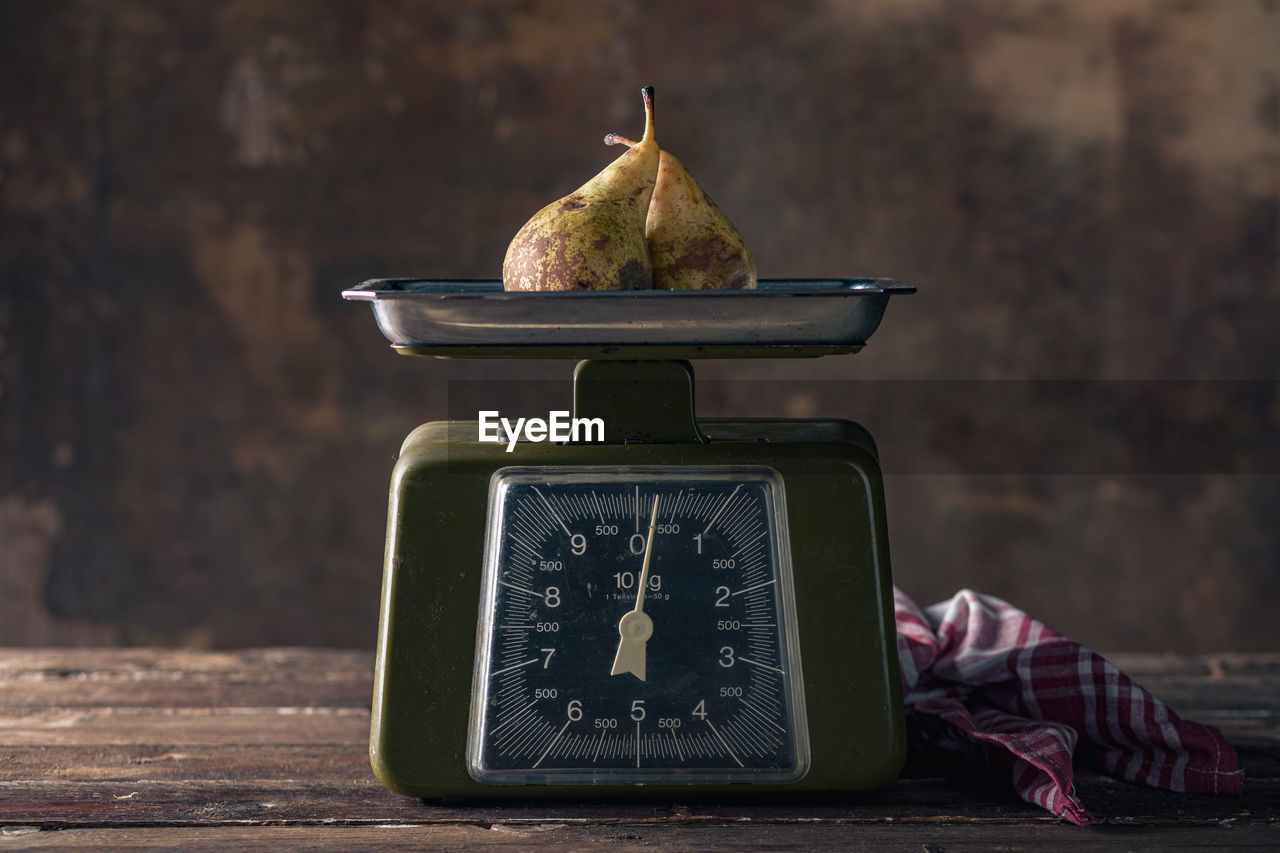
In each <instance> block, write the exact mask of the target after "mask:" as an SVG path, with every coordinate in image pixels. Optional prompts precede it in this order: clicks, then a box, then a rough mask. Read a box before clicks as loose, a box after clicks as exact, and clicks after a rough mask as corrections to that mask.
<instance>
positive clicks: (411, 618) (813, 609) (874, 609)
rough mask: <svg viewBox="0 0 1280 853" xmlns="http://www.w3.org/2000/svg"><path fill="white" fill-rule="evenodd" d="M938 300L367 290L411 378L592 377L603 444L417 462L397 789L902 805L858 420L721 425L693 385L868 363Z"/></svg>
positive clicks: (877, 517)
mask: <svg viewBox="0 0 1280 853" xmlns="http://www.w3.org/2000/svg"><path fill="white" fill-rule="evenodd" d="M914 290H915V289H914V288H913V287H910V286H907V285H902V284H898V283H897V282H894V281H892V280H889V279H835V280H814V281H811V280H772V281H761V282H760V287H759V289H758V290H756V291H688V292H667V291H626V292H591V293H505V292H503V290H502V284H501V282H498V281H424V280H411V279H389V280H377V281H369V282H366V283H364V284H362V285H360V286H359V287H357V288H354V289H352V290H348V291H346V292H344V294H343V295H344V296H345V297H346V298H347V299H352V300H362V301H367V302H370V303H371V304H372V307H373V310H374V314H375V316H376V319H377V322H378V325H379V327H380V329H381V330H382V332H383V334H384V335H385V336H386V337H387V338H388V340H390V341H391V343H392V345H393V347H394V348H395V349H396V350H397V351H399V352H401V353H404V354H409V355H433V356H443V357H474V358H576V359H581V360H580V361H579V363H578V365H577V368H576V370H575V372H574V377H573V403H572V410H573V417H574V418H577V419H582V420H583V421H584V422H585V423H587V424H591V423H592V422H593V419H598V420H599V421H602V430H595V431H594V432H592V431H591V430H589V429H586V428H584V430H583V434H580V435H579V437H578V439H579V440H577V441H572V440H570V441H563V442H552V441H542V442H535V441H520V442H518V443H517V444H516V445H515V447H514V450H513V451H512V452H508V445H507V443H506V441H505V437H504V440H503V441H502V442H501V443H482V442H480V441H479V434H478V423H477V421H436V422H432V423H427V424H424V425H422V426H420V427H418V428H417V429H415V430H414V431H413V432H412V433H410V435H409V436H408V438H407V439H405V442H404V445H403V447H402V448H401V452H400V457H399V461H398V462H397V463H396V466H395V471H394V474H393V476H392V482H391V498H390V510H389V519H388V525H387V546H386V559H385V567H384V576H383V588H382V604H381V625H380V630H379V636H378V653H377V670H376V676H375V687H374V704H373V720H372V731H371V736H370V756H371V760H372V764H373V768H374V770H375V772H376V773H377V775H378V778H379V779H381V780H382V782H383V783H384V784H386V785H387V787H389V788H391V789H392V790H395V791H398V792H400V793H403V794H408V795H412V796H417V797H426V798H440V797H483V796H495V797H510V796H520V797H529V796H553V797H581V796H590V797H600V796H636V795H669V796H679V797H689V796H695V795H698V794H702V793H706V794H725V793H730V792H732V793H750V792H755V791H760V792H781V791H796V792H842V791H856V790H867V789H872V788H876V787H879V786H881V785H884V784H887V783H888V782H890V781H891V780H892V779H894V778H895V777H896V775H897V774H898V772H899V770H900V768H901V765H902V761H903V757H904V754H905V736H904V730H903V720H902V700H901V696H900V682H899V673H898V662H897V654H896V639H895V638H896V634H895V627H894V612H893V602H892V581H891V579H890V572H889V550H888V544H887V528H886V522H885V509H884V494H883V486H882V480H881V473H880V467H879V464H878V461H877V455H876V448H875V444H874V442H873V441H872V439H871V436H870V435H869V434H868V433H867V432H866V430H864V429H863V428H862V427H860V426H858V425H857V424H854V423H851V422H849V421H843V420H789V419H774V418H711V419H697V418H695V416H694V410H693V399H694V394H693V371H692V368H691V366H690V364H689V361H688V360H689V359H693V358H776V357H793V356H799V357H803V356H819V355H831V354H840V353H853V352H857V351H858V350H860V349H861V348H862V346H863V344H864V343H865V342H866V340H867V338H868V337H869V336H870V335H871V333H872V332H873V331H874V330H875V328H876V326H877V325H878V324H879V322H880V319H881V316H882V315H883V313H884V310H885V308H886V305H887V303H888V300H889V297H890V296H891V295H894V294H904V293H913V292H914ZM566 402H567V401H566ZM762 403H763V404H767V401H762ZM522 414H528V413H522ZM601 431H602V432H603V435H600V434H599V433H600V432H601ZM600 438H603V440H602V441H601V440H597V439H600Z"/></svg>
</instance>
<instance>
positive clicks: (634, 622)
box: [609, 495, 658, 681]
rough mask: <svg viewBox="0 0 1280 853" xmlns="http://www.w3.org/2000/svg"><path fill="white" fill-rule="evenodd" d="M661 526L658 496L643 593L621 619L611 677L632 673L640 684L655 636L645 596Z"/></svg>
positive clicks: (647, 545) (647, 544)
mask: <svg viewBox="0 0 1280 853" xmlns="http://www.w3.org/2000/svg"><path fill="white" fill-rule="evenodd" d="M657 526H658V496H657V495H654V496H653V514H652V515H651V516H650V517H649V536H648V538H647V539H646V540H645V543H644V563H643V565H641V567H640V589H639V591H638V592H637V593H636V606H635V609H633V610H628V611H627V612H626V613H624V614H623V615H622V619H621V620H619V622H618V636H619V637H621V639H620V640H619V641H618V653H617V654H616V655H615V656H614V658H613V669H612V670H610V671H609V674H610V675H621V674H622V673H624V672H629V673H631V674H632V675H634V676H635V677H636V678H638V679H640V680H641V681H644V680H645V667H644V659H645V654H644V653H645V643H646V642H647V641H648V639H649V638H650V637H651V636H653V620H652V619H650V618H649V615H648V614H647V613H645V612H644V592H645V589H646V588H647V587H648V586H649V564H650V561H651V560H652V559H653V533H654V530H655V529H656V528H657Z"/></svg>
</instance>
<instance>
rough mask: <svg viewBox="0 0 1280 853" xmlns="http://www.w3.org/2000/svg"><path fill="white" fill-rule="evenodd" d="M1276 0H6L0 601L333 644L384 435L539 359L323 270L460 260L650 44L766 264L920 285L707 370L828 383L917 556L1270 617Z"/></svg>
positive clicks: (676, 137)
mask: <svg viewBox="0 0 1280 853" xmlns="http://www.w3.org/2000/svg"><path fill="white" fill-rule="evenodd" d="M1278 18H1280V12H1278V11H1277V3H1275V2H1274V0H1256V2H1255V0H1237V2H1229V3H1228V2H1217V3H1214V2H1155V0H1123V2H1117V1H1116V0H1088V2H1083V0H1080V1H1078V2H1070V3H1063V2H1032V0H1028V2H1016V3H1015V2H1003V1H1002V0H982V1H981V2H973V3H963V4H956V3H947V2H943V0H911V2H904V1H903V0H875V2H860V3H855V2H837V0H807V2H794V3H785V4H784V3H758V4H747V3H741V4H740V3H726V2H714V0H703V2H643V3H642V2H623V0H617V2H578V3H570V2H551V0H546V2H521V3H500V2H482V0H473V2H466V3H448V4H445V3H439V4H428V3H415V2H408V0H382V1H381V2H369V3H354V2H338V0H333V2H302V0H275V1H274V2H267V1H266V0H243V2H241V1H240V0H236V1H235V2H219V3H186V2H160V0H155V1H154V2H141V0H133V2H131V1H130V0H119V2H92V0H83V2H71V1H70V0H54V1H53V2H45V0H6V2H3V3H0V643H116V642H119V643H173V644H179V643H180V644H190V645H196V646H209V645H212V646H233V645H242V644H257V643H319V644H335V645H370V644H371V643H372V639H373V632H374V624H375V619H376V612H375V611H376V605H375V603H376V597H377V591H378V584H379V562H380V558H381V549H382V536H383V524H384V506H385V503H384V502H385V491H386V483H387V475H388V473H389V470H390V466H391V463H392V459H393V456H394V454H395V452H396V449H397V447H398V444H399V440H400V439H401V437H402V436H403V435H404V434H405V433H406V432H407V431H408V430H409V429H410V428H412V427H413V426H414V425H415V424H416V423H418V422H420V421H423V420H426V419H428V418H433V417H440V416H443V415H444V414H445V413H446V410H447V408H448V400H449V397H450V389H451V388H452V389H453V390H454V391H455V392H457V394H455V398H457V395H458V394H462V393H464V392H465V393H466V394H469V395H471V397H476V396H478V397H484V395H485V394H486V393H490V392H491V396H496V397H497V398H498V399H495V400H494V401H493V402H496V403H497V404H498V405H500V406H502V407H503V408H505V409H517V408H520V407H523V409H524V411H523V413H524V414H532V413H534V412H536V411H537V410H538V407H539V406H541V407H542V409H541V410H542V411H545V410H546V408H547V405H546V403H548V402H549V403H562V402H563V401H564V399H565V398H564V397H563V396H557V394H556V393H553V392H550V391H547V390H546V386H545V385H544V384H539V383H535V382H533V381H532V380H535V379H542V380H546V379H551V378H555V379H557V380H559V382H560V383H561V384H559V385H557V389H558V391H559V392H561V393H562V394H567V388H565V387H563V384H562V383H563V382H564V381H567V376H568V375H569V369H570V366H571V365H569V364H568V363H562V362H554V363H548V364H522V363H464V362H457V363H450V362H440V361H434V360H426V359H404V358H397V357H395V356H394V355H392V354H391V353H390V352H389V351H388V350H387V349H386V348H385V345H384V342H383V341H382V339H381V337H380V336H379V335H378V334H377V332H376V330H375V329H374V326H373V323H372V320H371V318H370V316H369V314H368V310H367V309H366V308H363V307H360V306H356V305H351V304H344V303H342V302H341V301H339V299H338V292H339V291H340V290H341V289H342V288H343V287H345V286H349V285H351V284H353V283H355V282H357V281H359V280H361V279H363V278H368V277H375V276H384V275H397V274H406V275H424V276H434V277H440V276H496V275H497V274H498V273H499V270H500V265H501V258H502V253H503V250H504V248H505V246H506V243H507V240H508V239H509V238H510V236H511V235H512V234H513V233H514V232H515V230H516V228H518V227H519V225H520V224H521V223H522V222H523V221H524V219H525V218H526V217H527V216H528V215H529V214H530V213H531V212H533V211H534V210H535V209H537V208H538V207H539V206H540V205H542V204H544V203H546V202H547V201H550V200H551V199H553V198H555V197H558V196H560V195H563V194H564V193H565V192H567V191H568V190H570V189H572V188H573V187H575V186H577V185H578V184H579V183H580V182H581V181H582V180H583V179H585V178H586V177H588V176H589V175H591V174H592V173H594V172H595V171H596V170H597V169H598V168H599V167H600V166H602V165H603V164H604V163H605V162H607V161H608V160H609V159H610V158H611V157H612V156H613V155H614V154H615V153H616V152H611V151H610V150H608V149H606V148H604V147H603V146H602V145H601V143H600V139H601V136H602V135H603V134H604V133H605V132H606V131H611V130H617V131H619V132H623V133H630V134H635V133H638V132H639V130H640V127H641V116H640V111H639V97H638V94H637V90H638V89H639V87H640V86H641V85H643V84H646V83H652V84H654V85H655V86H656V87H657V90H658V100H659V128H660V130H659V134H660V139H661V142H662V144H663V146H664V147H665V148H668V149H670V150H671V151H673V152H674V153H676V154H678V155H679V156H680V158H681V159H682V160H684V162H685V163H686V164H687V165H688V166H689V167H690V168H691V170H692V171H693V172H694V173H695V174H696V175H697V176H698V178H699V179H700V180H701V182H702V183H703V185H704V186H705V187H706V188H707V189H708V190H709V192H711V194H712V195H714V196H715V197H716V199H717V200H718V201H719V203H720V204H721V206H722V207H723V208H724V209H725V210H726V211H728V212H729V214H730V215H731V216H732V217H733V218H734V220H735V221H736V222H737V224H738V225H739V226H740V227H741V229H742V230H743V232H744V233H745V234H746V236H747V238H748V240H749V242H750V244H751V246H752V247H753V249H754V251H755V254H756V257H757V260H758V261H759V265H760V269H761V273H762V274H763V275H765V276H805V275H856V274H875V275H894V276H897V277H898V278H900V279H903V280H906V281H910V282H913V283H915V284H917V285H918V286H919V287H920V289H921V291H920V293H919V294H918V295H917V296H914V297H910V298H907V299H902V300H900V301H898V302H897V303H896V304H894V305H893V306H892V308H891V310H890V312H889V314H888V316H887V318H886V321H885V324H884V326H883V327H882V329H881V331H880V333H879V334H878V336H877V337H876V338H875V339H874V341H873V343H872V345H871V346H870V347H868V349H867V350H866V351H865V352H864V353H863V354H861V355H858V356H852V357H844V358H836V359H830V358H829V359H823V360H820V361H808V362H803V363H787V362H757V363H703V364H700V365H699V366H698V370H699V375H700V377H702V378H703V379H705V380H707V381H706V382H705V383H704V386H703V388H702V389H701V392H700V394H701V398H700V404H701V406H702V409H703V411H704V413H707V414H727V413H737V414H748V415H755V414H771V413H787V414H795V415H836V416H844V417H851V418H855V419H857V420H861V421H863V422H864V423H866V424H867V425H868V426H869V427H870V428H871V429H872V431H873V432H874V433H875V434H876V435H877V438H878V440H879V442H880V446H881V450H882V453H883V456H884V459H885V465H886V468H887V469H888V470H889V472H890V476H889V478H888V483H887V485H888V490H889V502H890V513H891V517H890V523H891V533H892V541H893V549H894V561H895V565H894V569H895V573H896V577H897V580H898V582H899V583H900V585H902V586H903V587H904V588H905V589H906V590H907V591H908V592H910V593H911V594H913V595H915V596H917V597H918V598H919V599H921V600H922V601H924V600H933V599H936V598H939V597H942V596H945V595H948V594H950V593H951V592H952V591H954V590H955V589H957V588H960V587H962V586H970V587H976V588H979V589H982V590H984V591H987V592H991V593H995V594H998V595H1002V596H1004V597H1006V598H1008V599H1010V600H1012V601H1014V602H1016V603H1019V604H1021V605H1023V606H1024V607H1026V608H1027V609H1029V610H1030V611H1032V612H1033V613H1036V614H1037V615H1040V616H1042V617H1043V618H1044V619H1045V620H1046V621H1048V622H1049V623H1050V624H1051V625H1054V626H1055V627H1058V628H1059V629H1060V630H1063V631H1066V632H1067V633H1070V634H1073V635H1074V636H1077V637H1078V638H1080V639H1081V640H1083V641H1085V642H1087V643H1089V644H1090V645H1093V646H1095V647H1097V648H1100V649H1103V650H1111V649H1119V648H1124V649H1134V650H1145V649H1178V650H1212V649H1225V648H1236V649H1280V633H1278V632H1276V631H1275V630H1274V626H1275V625H1276V624H1277V623H1280V524H1277V518H1278V517H1280V462H1278V461H1277V454H1278V453H1280V451H1278V450H1277V435H1280V394H1278V393H1277V389H1278V386H1277V380H1278V379H1280V343H1278V342H1277V340H1278V337H1280V336H1278V335H1277V329H1280V274H1278V253H1277V228H1278V224H1277V223H1278V219H1277V194H1278V183H1280V182H1278V177H1277V173H1278V169H1280V153H1278V151H1280V65H1278V62H1277V51H1276V45H1277V44H1280V24H1278ZM513 377H514V378H519V379H527V380H530V381H529V384H528V385H527V386H524V387H523V388H522V389H521V391H520V397H521V400H520V402H519V403H515V402H511V401H509V400H507V399H506V397H505V395H507V394H509V392H510V390H511V388H512V386H511V385H510V384H505V385H503V384H485V383H483V382H480V380H491V379H497V378H508V379H510V378H513ZM451 380H457V381H458V382H462V381H471V382H472V384H470V385H461V384H452V383H451ZM1063 380H1077V381H1073V382H1064V381H1063ZM1175 380H1176V381H1175ZM486 389H487V390H486ZM471 397H468V399H471ZM544 397H545V398H546V400H545V401H544V400H543V398H544ZM457 405H459V406H460V405H461V404H457ZM473 411H474V410H473ZM458 414H461V412H459V413H458Z"/></svg>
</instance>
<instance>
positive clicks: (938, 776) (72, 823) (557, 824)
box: [0, 649, 1280, 853]
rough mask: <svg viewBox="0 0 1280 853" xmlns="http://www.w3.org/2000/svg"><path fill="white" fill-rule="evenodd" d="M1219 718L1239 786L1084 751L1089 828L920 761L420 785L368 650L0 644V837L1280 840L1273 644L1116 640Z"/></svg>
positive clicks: (141, 841) (8, 842)
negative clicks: (372, 763) (524, 787)
mask: <svg viewBox="0 0 1280 853" xmlns="http://www.w3.org/2000/svg"><path fill="white" fill-rule="evenodd" d="M1113 660H1115V662H1116V663H1117V664H1119V665H1120V667H1121V668H1122V669H1124V670H1125V671H1127V672H1128V673H1130V674H1131V675H1133V676H1134V677H1135V678H1136V679H1137V680H1138V681H1139V683H1141V684H1143V685H1144V686H1145V687H1147V688H1148V689H1150V690H1152V691H1153V692H1154V693H1155V694H1156V695H1157V696H1160V697H1161V698H1163V699H1165V700H1166V701H1168V702H1169V703H1170V704H1171V705H1172V706H1173V707H1174V708H1175V709H1176V710H1177V711H1178V712H1179V713H1181V714H1183V715H1184V716H1187V717H1190V718H1192V719H1196V720H1200V721H1202V722H1207V723H1212V724H1214V725H1217V726H1219V727H1220V728H1221V729H1222V730H1223V731H1224V732H1225V733H1226V734H1227V736H1228V738H1229V739H1230V740H1231V741H1232V742H1233V743H1234V744H1235V745H1236V747H1237V749H1238V750H1239V752H1240V757H1241V760H1242V762H1243V764H1244V766H1245V769H1246V773H1247V781H1246V783H1245V793H1244V796H1242V797H1205V796H1188V795H1179V794H1171V793H1167V792H1162V791H1156V790H1153V789H1149V788H1145V787H1141V786H1138V785H1131V784H1128V783H1124V782H1120V781H1116V780H1113V779H1109V778H1107V777H1104V776H1102V775H1099V774H1096V773H1093V772H1091V771H1087V770H1080V771H1079V775H1078V779H1077V791H1078V793H1079V794H1080V795H1081V797H1082V799H1083V800H1084V803H1085V805H1086V806H1087V807H1088V808H1090V809H1091V810H1092V811H1093V813H1094V816H1095V819H1096V823H1095V825H1094V826H1092V827H1088V828H1080V827H1075V826H1071V825H1068V824H1064V823H1062V822H1059V821H1057V820H1054V819H1053V818H1051V817H1049V816H1048V815H1047V814H1046V813H1045V812H1042V811H1040V810H1038V809H1036V808H1033V807H1031V806H1029V805H1026V804H1025V803H1023V802H1021V801H1020V800H1018V799H1017V798H1016V797H1015V796H1014V795H1013V793H1012V792H1011V790H1010V789H1009V788H1008V787H1007V786H1006V785H1002V784H999V782H998V781H991V780H985V779H983V778H980V777H977V776H974V775H972V773H968V774H966V773H965V772H964V771H962V770H954V771H946V770H940V769H938V768H936V767H925V766H919V765H912V766H909V768H908V772H907V773H906V774H904V776H903V778H901V779H900V780H898V782H896V783H895V784H894V785H892V786H890V787H889V788H887V789H886V790H884V791H881V792H879V793H876V794H871V795H865V796H860V797H851V798H843V799H839V800H823V801H815V800H813V799H806V800H801V801H779V800H773V801H750V800H735V801H714V802H705V801H696V800H691V801H689V802H683V803H677V802H671V801H639V802H628V803H621V804H620V803H617V802H587V803H580V802H561V803H545V802H537V803H523V802H518V801H510V800H506V801H502V800H494V801H485V802H473V803H461V802H457V803H430V804H428V803H424V802H421V801H418V800H413V799H410V798H406V797H401V796H399V795H396V794H393V793H391V792H389V791H387V790H385V789H383V788H382V786H381V785H380V784H379V783H378V782H377V780H376V779H375V778H374V777H373V775H372V773H371V772H370V770H369V765H368V760H367V755H366V738H367V735H368V726H369V708H368V705H369V697H370V695H371V692H372V677H371V673H372V669H373V659H372V655H371V654H369V653H366V652H359V651H334V650H320V649H267V650H251V651H241V652H225V653H217V652H189V651H159V650H148V649H100V650H83V649H35V650H33V649H9V650H0V853H3V851H8V850H23V849H29V848H37V847H70V848H78V847H82V848H94V849H136V848H147V847H157V846H163V847H172V848H181V849H192V848H205V849H215V848H216V849H219V850H238V849H264V848H271V847H308V848H310V847H318V848H326V849H354V848H358V847H375V846H376V847H378V848H391V849H399V848H415V849H421V848H429V849H475V848H477V847H484V846H494V847H509V848H516V849H527V848H531V847H539V846H552V845H554V846H557V847H565V848H568V849H584V848H585V849H591V848H598V847H605V848H610V849H640V848H654V847H657V848H663V847H667V848H677V849H710V850H719V849H744V848H745V849H752V848H768V849H791V848H799V847H807V848H813V849H816V850H826V849H840V850H850V849H868V850H872V849H874V850H895V849H897V850H913V851H920V850H968V849H991V848H993V847H997V846H998V847H1000V848H1001V849H1005V850H1021V849H1028V850H1043V849H1046V848H1050V849H1052V848H1059V847H1061V848H1066V847H1070V848H1072V849H1073V850H1089V849H1095V848H1097V849H1112V848H1115V847H1122V848H1125V849H1130V850H1134V849H1136V850H1148V849H1161V850H1165V849H1170V848H1179V847H1189V848H1205V847H1213V846H1230V847H1233V848H1248V847H1260V848H1269V849H1277V848H1280V772H1278V771H1280V655H1269V656H1257V655H1253V656H1244V655H1219V656H1213V657H1196V658H1189V657H1167V656H1148V655H1127V656H1119V655H1118V656H1114V657H1113Z"/></svg>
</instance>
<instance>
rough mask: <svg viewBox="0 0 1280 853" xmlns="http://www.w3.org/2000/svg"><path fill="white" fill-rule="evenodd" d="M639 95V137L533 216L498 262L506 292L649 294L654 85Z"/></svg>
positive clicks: (655, 153)
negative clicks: (641, 135) (642, 114)
mask: <svg viewBox="0 0 1280 853" xmlns="http://www.w3.org/2000/svg"><path fill="white" fill-rule="evenodd" d="M641 95H642V96H643V97H644V110H645V121H644V138H643V139H641V140H640V142H639V143H636V144H635V145H634V146H633V147H631V148H630V149H628V150H627V151H626V152H625V153H624V154H623V155H622V156H621V157H619V158H618V159H616V160H614V161H613V162H612V163H610V164H609V165H608V166H606V167H605V168H604V169H603V170H602V171H601V172H600V173H599V174H598V175H596V176H595V177H594V178H592V179H591V180H589V181H587V182H586V183H585V184H583V185H582V186H581V187H579V188H578V189H577V190H575V191H574V192H572V193H570V194H569V195H567V196H565V197H564V198H562V199H560V200H559V201H555V202H552V203H551V204H549V205H547V206H546V207H544V208H543V209H542V210H540V211H538V212H537V213H535V214H534V215H533V217H532V218H531V219H530V220H529V221H528V222H526V223H525V224H524V226H523V227H521V229H520V230H519V231H518V232H516V236H515V237H513V238H512V239H511V244H510V245H509V246H507V255H506V258H505V259H504V260H503V262H502V286H503V288H504V289H505V290H541V291H546V290H570V291H582V290H648V289H649V288H651V287H652V286H653V267H652V266H651V265H650V263H649V247H648V244H647V242H646V241H645V220H646V219H647V218H648V214H649V200H650V198H652V196H653V188H654V184H655V183H656V182H657V177H658V143H657V142H656V141H655V140H654V137H653V87H652V86H647V87H645V88H644V89H643V90H642V91H641Z"/></svg>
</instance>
